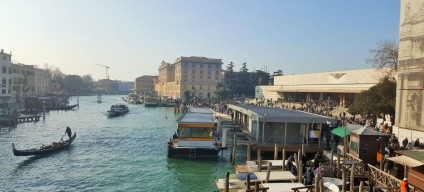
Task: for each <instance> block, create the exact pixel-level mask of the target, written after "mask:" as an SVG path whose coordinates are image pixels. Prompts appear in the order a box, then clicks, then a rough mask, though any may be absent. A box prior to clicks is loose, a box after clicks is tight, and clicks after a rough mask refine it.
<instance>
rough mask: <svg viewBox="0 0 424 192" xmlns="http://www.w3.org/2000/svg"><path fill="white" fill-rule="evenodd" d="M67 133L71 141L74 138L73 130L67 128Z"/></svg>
mask: <svg viewBox="0 0 424 192" xmlns="http://www.w3.org/2000/svg"><path fill="white" fill-rule="evenodd" d="M66 133H67V134H68V136H69V140H71V137H72V131H71V128H69V127H68V126H66Z"/></svg>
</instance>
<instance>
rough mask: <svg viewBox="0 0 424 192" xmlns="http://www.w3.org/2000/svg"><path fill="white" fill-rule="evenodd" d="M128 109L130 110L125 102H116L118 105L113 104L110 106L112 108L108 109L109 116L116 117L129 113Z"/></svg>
mask: <svg viewBox="0 0 424 192" xmlns="http://www.w3.org/2000/svg"><path fill="white" fill-rule="evenodd" d="M128 111H130V110H129V109H128V106H126V105H124V104H116V105H112V106H111V107H110V110H109V111H107V112H108V113H109V116H111V117H115V116H119V115H123V114H125V113H128Z"/></svg>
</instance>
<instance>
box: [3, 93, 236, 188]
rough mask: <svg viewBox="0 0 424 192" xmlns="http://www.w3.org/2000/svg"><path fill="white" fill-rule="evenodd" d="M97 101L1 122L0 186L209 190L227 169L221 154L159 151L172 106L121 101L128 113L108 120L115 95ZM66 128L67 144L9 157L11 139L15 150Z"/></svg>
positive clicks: (171, 122) (169, 129) (168, 132)
mask: <svg viewBox="0 0 424 192" xmlns="http://www.w3.org/2000/svg"><path fill="white" fill-rule="evenodd" d="M73 99H74V100H75V101H76V99H75V97H74V98H73ZM102 99H103V102H102V103H97V96H91V97H89V96H88V97H80V98H79V101H80V108H79V109H75V110H71V111H50V112H49V113H46V121H44V122H43V121H40V122H37V123H21V124H18V126H17V127H16V128H1V129H0V149H1V150H0V161H1V162H2V163H1V167H0V169H1V170H2V171H1V172H0V178H1V179H0V186H4V188H3V189H1V190H5V191H214V190H216V188H215V186H214V183H213V181H214V180H215V179H217V178H222V177H224V176H225V172H226V171H230V170H232V166H231V163H230V161H229V160H228V159H225V158H224V159H222V158H218V159H215V160H188V159H168V158H167V157H166V143H167V141H168V140H169V138H170V137H171V136H172V134H173V133H174V131H175V130H176V126H177V123H176V122H175V120H176V119H177V117H178V115H175V114H174V112H173V108H145V107H144V106H142V105H131V104H129V105H128V106H129V108H130V112H129V113H127V114H125V115H123V116H119V117H115V118H108V115H107V112H106V111H107V110H109V108H110V106H111V105H112V104H116V103H123V101H122V100H118V96H103V98H102ZM71 103H72V102H71ZM66 126H70V127H71V129H72V131H73V132H74V131H76V132H78V136H77V138H76V139H75V141H74V142H73V143H72V145H71V147H70V148H67V149H64V150H62V151H59V152H56V153H54V154H50V155H47V156H35V157H16V156H14V155H13V152H12V147H11V143H12V142H13V143H15V144H16V148H17V149H26V148H33V147H39V146H41V144H50V143H51V142H53V141H57V140H59V139H60V137H61V136H62V134H63V133H64V132H65V128H66ZM227 153H228V151H227ZM227 157H228V155H227ZM146 181H148V182H146Z"/></svg>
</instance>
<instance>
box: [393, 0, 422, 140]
mask: <svg viewBox="0 0 424 192" xmlns="http://www.w3.org/2000/svg"><path fill="white" fill-rule="evenodd" d="M398 60H399V64H398V81H397V92H396V116H395V125H396V128H395V129H394V130H393V132H394V133H395V134H396V135H398V136H399V138H400V139H403V138H405V137H407V138H409V140H410V141H411V142H412V141H415V140H416V139H417V138H421V139H422V140H424V113H423V111H424V1H422V0H420V1H417V0H402V1H401V12H400V31H399V58H398ZM397 128H398V129H397Z"/></svg>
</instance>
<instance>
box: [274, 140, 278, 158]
mask: <svg viewBox="0 0 424 192" xmlns="http://www.w3.org/2000/svg"><path fill="white" fill-rule="evenodd" d="M277 158H278V144H277V143H276V144H274V160H277Z"/></svg>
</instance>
